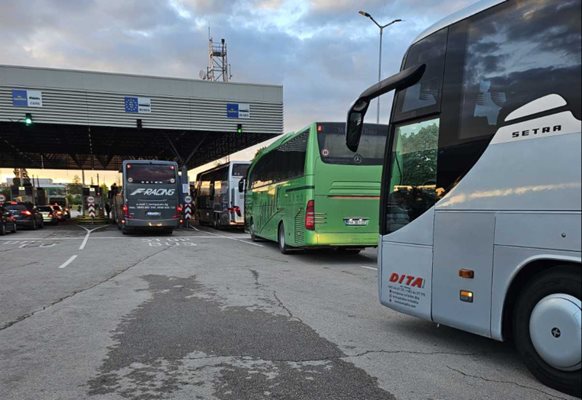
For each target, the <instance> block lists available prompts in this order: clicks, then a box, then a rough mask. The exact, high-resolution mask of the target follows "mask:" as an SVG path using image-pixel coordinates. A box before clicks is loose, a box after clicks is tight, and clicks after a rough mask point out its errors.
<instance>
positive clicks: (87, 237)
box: [77, 225, 107, 250]
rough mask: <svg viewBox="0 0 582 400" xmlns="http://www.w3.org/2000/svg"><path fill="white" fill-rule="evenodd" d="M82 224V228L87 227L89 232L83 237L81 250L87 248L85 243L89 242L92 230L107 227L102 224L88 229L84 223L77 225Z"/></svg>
mask: <svg viewBox="0 0 582 400" xmlns="http://www.w3.org/2000/svg"><path fill="white" fill-rule="evenodd" d="M77 226H80V227H81V228H83V229H85V230H86V231H87V234H86V235H85V238H84V239H83V243H81V246H80V247H79V250H83V249H84V248H85V245H86V244H87V241H88V240H89V235H91V232H94V231H96V230H97V229H101V228H105V227H107V225H101V226H98V227H97V228H93V229H87V228H85V227H84V226H82V225H77Z"/></svg>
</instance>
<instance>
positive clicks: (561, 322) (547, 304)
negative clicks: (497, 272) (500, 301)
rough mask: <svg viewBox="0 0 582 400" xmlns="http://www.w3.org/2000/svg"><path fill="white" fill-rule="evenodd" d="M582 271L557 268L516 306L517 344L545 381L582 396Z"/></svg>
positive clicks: (531, 285) (531, 286)
mask: <svg viewBox="0 0 582 400" xmlns="http://www.w3.org/2000/svg"><path fill="white" fill-rule="evenodd" d="M581 298H582V270H581V269H580V268H576V267H574V268H572V267H565V266H557V267H554V268H552V269H550V270H549V271H547V272H544V273H541V274H539V275H537V276H535V277H534V278H533V280H532V281H530V283H529V284H528V285H527V287H526V288H525V289H524V290H523V292H522V293H521V295H520V296H519V298H518V299H517V302H516V304H515V308H514V313H513V315H514V318H513V333H514V338H515V346H516V348H517V350H518V352H519V353H520V355H521V357H522V358H523V361H524V363H525V365H526V366H527V367H528V369H529V370H530V372H531V373H532V374H533V375H534V376H535V377H536V378H538V379H539V380H540V381H541V382H542V383H544V384H545V385H548V386H550V387H552V388H554V389H557V390H560V391H562V392H564V393H568V394H570V395H573V396H578V397H581V396H582V369H581V364H582V360H581V358H582V357H581V352H582V344H581V343H582V320H581V319H582V302H581Z"/></svg>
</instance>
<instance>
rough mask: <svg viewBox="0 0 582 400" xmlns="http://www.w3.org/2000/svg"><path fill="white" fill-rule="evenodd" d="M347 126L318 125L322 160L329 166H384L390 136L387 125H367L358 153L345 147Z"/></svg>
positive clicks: (336, 124)
mask: <svg viewBox="0 0 582 400" xmlns="http://www.w3.org/2000/svg"><path fill="white" fill-rule="evenodd" d="M344 134H345V124H343V123H339V122H338V123H325V124H317V142H318V144H319V155H320V157H321V160H322V161H323V162H324V163H327V164H348V165H382V161H383V158H384V146H385V144H386V137H387V135H388V127H387V126H386V125H373V124H365V125H364V130H363V132H362V137H361V139H360V146H359V147H358V151H357V152H356V153H354V152H352V151H350V150H349V149H348V148H347V147H346V146H345V138H344Z"/></svg>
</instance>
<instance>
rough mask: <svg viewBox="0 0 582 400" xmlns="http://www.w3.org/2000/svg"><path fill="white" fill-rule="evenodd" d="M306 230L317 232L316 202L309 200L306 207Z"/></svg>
mask: <svg viewBox="0 0 582 400" xmlns="http://www.w3.org/2000/svg"><path fill="white" fill-rule="evenodd" d="M305 229H308V230H310V231H313V230H315V201H314V200H309V201H308V202H307V207H305Z"/></svg>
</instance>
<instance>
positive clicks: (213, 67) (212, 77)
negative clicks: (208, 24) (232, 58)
mask: <svg viewBox="0 0 582 400" xmlns="http://www.w3.org/2000/svg"><path fill="white" fill-rule="evenodd" d="M200 77H201V78H202V79H204V80H208V81H223V82H228V81H229V80H230V78H232V75H231V73H230V64H229V63H228V56H227V51H226V41H225V40H224V39H220V43H214V41H213V39H212V36H210V28H208V67H207V68H206V73H204V71H200Z"/></svg>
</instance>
